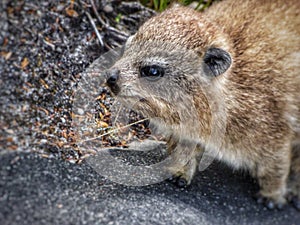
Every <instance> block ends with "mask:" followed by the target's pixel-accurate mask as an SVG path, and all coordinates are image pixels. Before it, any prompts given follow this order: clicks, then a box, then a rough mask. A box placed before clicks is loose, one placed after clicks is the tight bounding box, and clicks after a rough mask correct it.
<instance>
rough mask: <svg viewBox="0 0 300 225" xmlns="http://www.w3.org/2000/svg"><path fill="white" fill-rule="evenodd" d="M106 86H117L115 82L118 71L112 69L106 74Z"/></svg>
mask: <svg viewBox="0 0 300 225" xmlns="http://www.w3.org/2000/svg"><path fill="white" fill-rule="evenodd" d="M107 75H108V76H107V81H106V83H107V85H108V86H114V85H116V84H117V81H118V79H119V75H120V71H119V70H118V69H112V70H110V71H109V72H108V74H107Z"/></svg>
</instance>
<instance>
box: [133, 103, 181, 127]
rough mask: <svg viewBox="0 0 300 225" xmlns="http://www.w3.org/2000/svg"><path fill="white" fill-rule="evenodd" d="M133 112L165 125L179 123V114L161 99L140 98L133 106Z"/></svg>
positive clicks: (171, 105)
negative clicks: (157, 120)
mask: <svg viewBox="0 0 300 225" xmlns="http://www.w3.org/2000/svg"><path fill="white" fill-rule="evenodd" d="M133 107H134V110H135V111H137V112H139V113H141V114H142V115H144V116H146V117H148V118H150V119H151V118H159V119H161V120H162V121H164V122H165V123H166V124H167V125H178V124H179V123H180V116H179V113H178V112H177V111H176V107H175V106H174V105H173V104H171V103H170V102H167V101H166V100H164V99H162V98H153V97H151V98H141V99H140V100H139V101H137V102H136V104H135V105H134V106H133Z"/></svg>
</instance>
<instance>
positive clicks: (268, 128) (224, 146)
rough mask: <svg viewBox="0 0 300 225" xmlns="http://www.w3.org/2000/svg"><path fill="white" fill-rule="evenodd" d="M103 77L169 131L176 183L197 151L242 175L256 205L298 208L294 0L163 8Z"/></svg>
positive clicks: (299, 112)
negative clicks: (254, 185) (252, 181)
mask: <svg viewBox="0 0 300 225" xmlns="http://www.w3.org/2000/svg"><path fill="white" fill-rule="evenodd" d="M107 76H108V77H107V84H108V86H109V87H110V89H111V90H112V92H114V93H115V94H116V95H117V97H118V98H119V99H120V100H121V101H123V102H126V104H129V105H130V106H132V107H134V108H135V109H137V110H139V111H141V112H142V113H143V114H144V115H145V116H146V117H149V118H153V119H154V121H156V123H157V125H158V127H161V128H162V129H165V131H167V132H169V137H170V138H169V142H168V144H169V150H170V153H171V154H172V153H173V152H174V150H173V149H176V151H175V153H174V154H175V155H176V156H175V159H176V160H178V163H177V164H176V165H177V166H175V167H173V168H170V170H172V171H173V172H174V174H175V175H176V176H177V177H178V178H177V181H178V184H179V185H187V184H190V182H191V179H192V178H193V176H194V173H195V171H196V168H197V163H199V160H198V158H199V157H198V156H199V155H203V152H204V150H205V151H207V152H208V154H210V155H212V156H214V157H216V158H218V159H219V160H221V161H224V162H226V163H228V164H229V165H231V166H232V167H233V168H236V169H243V170H247V171H250V174H251V175H252V176H253V177H255V178H257V180H258V183H259V185H260V191H259V193H258V194H257V200H258V202H263V203H265V204H266V206H268V207H269V208H274V207H278V208H280V207H282V206H283V205H284V204H285V203H286V202H287V201H291V202H293V203H294V205H295V206H296V207H298V209H300V204H299V197H300V156H299V155H300V153H299V151H300V147H299V145H300V97H299V94H300V1H299V0H289V1H279V0H266V1H244V0H227V1H226V0H225V1H221V2H219V3H216V4H215V5H213V6H212V7H210V8H209V9H208V10H207V11H205V12H204V13H200V12H196V11H194V10H193V9H190V8H185V7H173V8H170V9H169V10H166V11H165V12H163V13H161V14H160V15H157V16H155V17H153V18H151V19H150V20H148V21H147V22H146V23H145V24H144V25H142V26H141V27H140V29H139V30H138V32H137V33H136V34H135V35H133V36H132V37H130V38H129V40H128V41H127V43H126V46H125V51H124V54H123V55H122V57H121V58H120V59H119V60H118V61H117V62H116V63H115V65H114V66H113V67H112V68H111V69H110V70H109V72H108V73H107ZM195 143H196V144H195ZM195 149H196V150H195Z"/></svg>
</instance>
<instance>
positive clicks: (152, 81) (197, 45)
mask: <svg viewBox="0 0 300 225" xmlns="http://www.w3.org/2000/svg"><path fill="white" fill-rule="evenodd" d="M228 49H229V44H228V43H227V39H226V37H225V35H223V34H222V33H221V32H220V31H219V30H218V27H216V26H215V25H213V24H212V23H210V22H209V21H207V20H205V19H204V18H203V17H202V16H201V14H198V13H196V12H194V11H193V10H191V9H187V8H173V9H170V10H167V11H165V12H164V13H162V14H160V15H158V16H156V17H153V18H152V19H150V20H148V21H147V22H146V23H145V24H144V25H143V26H142V27H141V28H140V29H139V31H138V32H137V33H136V34H135V35H134V36H132V37H130V38H129V40H128V41H127V43H126V45H125V50H124V53H123V55H122V57H121V58H120V59H119V60H118V61H117V62H116V63H115V65H114V66H113V67H112V68H111V69H110V70H109V71H108V73H107V85H108V86H109V87H110V89H111V91H112V92H113V93H114V94H115V95H117V97H118V99H120V100H121V101H122V102H124V103H125V105H127V106H129V107H132V108H133V109H135V110H138V111H140V112H141V113H142V114H144V115H145V116H147V117H150V118H154V117H156V118H157V117H158V118H161V119H163V120H164V121H165V122H167V123H170V124H174V123H179V121H181V122H182V118H187V117H190V115H191V114H199V115H198V116H201V115H200V114H203V113H201V111H209V108H210V106H209V104H210V103H209V101H210V99H209V98H210V97H207V95H211V93H210V92H211V90H213V89H214V88H212V87H213V86H216V84H215V82H216V80H217V79H219V80H220V79H222V78H220V77H222V76H223V75H224V73H226V72H227V71H228V69H229V67H230V66H231V63H232V59H231V56H230V53H229V51H228ZM192 109H194V110H196V112H197V113H196V112H192ZM198 116H197V118H198V119H199V117H198ZM197 118H191V119H190V120H193V119H197Z"/></svg>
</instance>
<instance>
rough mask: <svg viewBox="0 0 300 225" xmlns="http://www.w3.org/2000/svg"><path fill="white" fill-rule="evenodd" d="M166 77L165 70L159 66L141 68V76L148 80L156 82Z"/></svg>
mask: <svg viewBox="0 0 300 225" xmlns="http://www.w3.org/2000/svg"><path fill="white" fill-rule="evenodd" d="M164 75H165V70H164V68H162V67H160V66H157V65H152V66H143V67H141V68H140V76H141V77H143V78H146V79H147V80H151V81H156V80H158V79H160V78H161V77H163V76H164Z"/></svg>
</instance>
